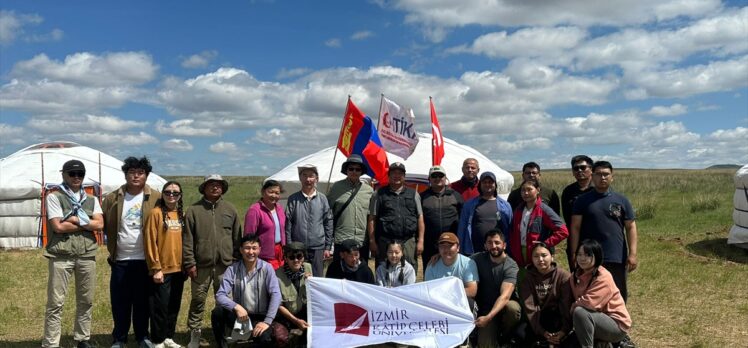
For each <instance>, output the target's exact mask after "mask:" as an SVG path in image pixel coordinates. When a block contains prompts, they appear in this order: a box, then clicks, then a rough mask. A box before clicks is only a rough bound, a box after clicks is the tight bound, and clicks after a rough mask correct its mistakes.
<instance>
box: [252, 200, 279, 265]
mask: <svg viewBox="0 0 748 348" xmlns="http://www.w3.org/2000/svg"><path fill="white" fill-rule="evenodd" d="M275 213H276V214H278V221H279V222H280V226H279V227H280V230H281V231H285V230H286V226H285V225H286V213H284V212H283V207H281V205H280V204H278V203H275ZM275 228H276V226H275V223H274V222H273V213H271V212H270V210H268V208H266V207H265V205H264V204H262V202H257V203H254V204H252V205H251V206H250V207H249V209H248V210H247V215H245V217H244V235H248V234H256V235H257V236H259V237H260V247H261V250H260V258H262V259H264V260H271V259H275V250H274V248H275ZM280 235H281V245H286V234H285V233H281V234H280Z"/></svg>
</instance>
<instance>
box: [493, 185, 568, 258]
mask: <svg viewBox="0 0 748 348" xmlns="http://www.w3.org/2000/svg"><path fill="white" fill-rule="evenodd" d="M540 190H541V188H540V182H539V181H538V180H537V179H527V180H525V181H523V182H522V185H520V193H521V194H522V200H524V202H523V203H521V204H520V205H519V206H518V207H517V209H515V210H514V216H513V217H512V230H511V232H510V233H509V238H508V240H507V244H508V249H507V251H508V252H509V256H510V257H511V258H512V259H513V260H514V261H516V262H517V265H518V266H519V267H520V270H523V269H524V268H525V267H526V266H527V265H530V264H532V247H533V244H534V243H535V242H538V241H540V242H544V243H545V244H546V245H547V246H548V247H549V249H551V250H552V248H553V247H554V246H556V244H558V243H560V242H561V241H562V240H564V239H566V237H568V236H569V230H567V229H566V225H565V224H564V223H563V221H561V218H560V217H559V216H558V214H556V212H554V211H553V209H551V207H549V206H548V205H546V204H545V203H543V201H542V200H541V199H540ZM523 273H524V272H523Z"/></svg>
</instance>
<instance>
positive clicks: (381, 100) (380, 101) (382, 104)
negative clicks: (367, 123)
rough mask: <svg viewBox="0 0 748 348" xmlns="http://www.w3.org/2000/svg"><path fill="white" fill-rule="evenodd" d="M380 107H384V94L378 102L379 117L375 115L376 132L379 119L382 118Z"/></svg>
mask: <svg viewBox="0 0 748 348" xmlns="http://www.w3.org/2000/svg"><path fill="white" fill-rule="evenodd" d="M382 106H384V93H382V98H381V99H380V100H379V115H377V132H379V121H381V118H382Z"/></svg>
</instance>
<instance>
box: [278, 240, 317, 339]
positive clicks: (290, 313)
mask: <svg viewBox="0 0 748 348" xmlns="http://www.w3.org/2000/svg"><path fill="white" fill-rule="evenodd" d="M307 250H308V249H307V247H306V246H305V245H304V243H301V242H291V243H288V244H286V245H285V246H284V247H283V258H284V261H285V262H284V263H283V266H281V267H280V268H278V269H277V270H275V276H276V277H277V278H278V284H279V285H280V292H281V305H280V307H278V314H280V316H278V315H276V317H275V321H276V323H278V324H280V325H283V327H284V328H285V329H286V331H291V333H297V334H296V335H294V334H292V335H290V336H291V337H289V342H279V341H278V340H279V338H278V337H276V343H277V344H278V346H285V345H284V344H283V343H287V344H290V345H291V346H292V347H296V346H298V345H299V344H300V343H302V342H293V341H296V340H297V338H303V337H299V336H301V335H298V334H299V331H303V335H304V337H305V335H306V329H307V328H309V323H308V322H307V317H306V312H307V311H306V305H307V300H306V280H307V278H308V277H310V276H312V271H311V269H312V265H311V264H309V263H307V262H306V260H305V257H306V255H307ZM319 276H320V277H322V276H323V275H322V274H320V275H319ZM301 341H303V339H302V340H301Z"/></svg>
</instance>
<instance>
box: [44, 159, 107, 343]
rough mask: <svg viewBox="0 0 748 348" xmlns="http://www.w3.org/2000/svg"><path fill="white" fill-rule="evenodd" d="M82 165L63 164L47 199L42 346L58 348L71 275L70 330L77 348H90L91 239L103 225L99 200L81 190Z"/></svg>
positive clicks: (93, 282)
mask: <svg viewBox="0 0 748 348" xmlns="http://www.w3.org/2000/svg"><path fill="white" fill-rule="evenodd" d="M85 176H86V167H85V166H84V165H83V162H81V161H78V160H70V161H67V162H65V164H63V166H62V184H61V185H60V186H59V187H58V189H59V190H58V191H55V192H52V193H50V194H49V195H47V199H46V205H47V233H48V240H47V246H46V247H45V249H44V257H46V258H47V259H48V260H49V278H48V280H47V309H46V312H45V315H44V337H43V339H42V347H59V346H60V333H61V327H62V322H61V319H60V318H61V316H62V307H63V305H64V304H65V295H67V290H68V280H70V276H75V297H76V309H75V328H74V331H73V338H74V339H75V340H76V341H77V342H78V344H77V346H78V348H88V347H91V344H90V343H89V340H90V338H91V316H92V314H93V300H94V289H95V288H96V250H98V244H96V236H95V235H94V231H97V230H101V229H102V228H103V227H104V217H103V215H102V211H101V206H100V205H99V200H98V199H96V198H95V197H93V196H91V195H88V194H86V192H85V191H84V190H83V178H85Z"/></svg>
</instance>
